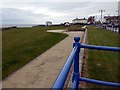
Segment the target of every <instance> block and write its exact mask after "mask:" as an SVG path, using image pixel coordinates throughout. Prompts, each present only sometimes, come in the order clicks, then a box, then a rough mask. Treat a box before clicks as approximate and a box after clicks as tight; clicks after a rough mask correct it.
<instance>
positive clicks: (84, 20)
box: [72, 18, 87, 24]
mask: <svg viewBox="0 0 120 90" xmlns="http://www.w3.org/2000/svg"><path fill="white" fill-rule="evenodd" d="M72 23H73V24H77V23H79V24H87V19H85V18H83V19H78V18H76V19H73V20H72Z"/></svg>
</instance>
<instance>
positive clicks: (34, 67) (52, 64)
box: [2, 31, 84, 88]
mask: <svg viewBox="0 0 120 90" xmlns="http://www.w3.org/2000/svg"><path fill="white" fill-rule="evenodd" d="M50 32H51V31H50ZM60 32H61V31H60ZM64 33H66V34H68V35H69V36H68V37H66V38H65V39H64V40H62V41H60V42H59V43H57V44H56V45H54V46H53V47H52V48H50V49H48V50H47V51H46V52H44V53H43V54H41V55H40V56H38V57H36V58H35V59H34V60H32V61H31V62H29V63H28V64H26V65H24V66H23V67H21V68H20V69H18V70H17V71H15V72H14V73H13V74H11V75H9V76H8V77H7V78H6V79H4V80H3V81H2V86H3V88H51V87H52V85H53V83H54V81H55V80H56V78H57V76H58V74H59V72H60V70H61V69H62V67H63V65H64V64H65V62H66V60H67V58H68V56H69V54H70V52H71V51H72V44H73V42H74V41H73V38H74V37H75V36H80V37H81V38H82V36H83V34H84V32H81V31H77V32H64Z"/></svg>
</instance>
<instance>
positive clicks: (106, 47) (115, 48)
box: [80, 44, 120, 52]
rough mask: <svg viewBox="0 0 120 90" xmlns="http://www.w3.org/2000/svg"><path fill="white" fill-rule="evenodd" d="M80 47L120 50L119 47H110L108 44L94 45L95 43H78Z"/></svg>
mask: <svg viewBox="0 0 120 90" xmlns="http://www.w3.org/2000/svg"><path fill="white" fill-rule="evenodd" d="M80 48H88V49H95V50H105V51H115V52H120V48H118V47H110V46H95V45H86V44H80Z"/></svg>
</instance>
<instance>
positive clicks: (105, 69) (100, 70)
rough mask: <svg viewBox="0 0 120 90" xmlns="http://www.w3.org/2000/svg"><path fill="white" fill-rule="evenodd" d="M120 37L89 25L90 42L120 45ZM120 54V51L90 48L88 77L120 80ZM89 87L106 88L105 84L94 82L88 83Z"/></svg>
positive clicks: (113, 80)
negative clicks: (94, 83) (100, 84)
mask: <svg viewBox="0 0 120 90" xmlns="http://www.w3.org/2000/svg"><path fill="white" fill-rule="evenodd" d="M119 39H120V35H119V34H116V33H113V32H110V31H107V30H104V29H100V28H96V27H93V26H89V27H88V38H87V40H88V44H92V45H93V44H94V45H102V46H104V45H105V46H115V47H120V45H119V44H118V43H119V42H118V40H119ZM119 55H120V53H118V52H109V51H97V50H89V51H88V59H87V67H88V70H87V71H88V72H87V73H88V77H89V78H94V79H99V80H105V81H111V82H120V78H119V77H120V72H119V70H118V68H119V65H120V61H119V58H118V56H119ZM88 87H91V88H105V86H99V85H93V84H88ZM106 88H108V87H106Z"/></svg>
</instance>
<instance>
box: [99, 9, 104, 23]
mask: <svg viewBox="0 0 120 90" xmlns="http://www.w3.org/2000/svg"><path fill="white" fill-rule="evenodd" d="M99 12H100V14H101V23H102V15H103V12H105V10H102V9H101V10H99Z"/></svg>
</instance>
